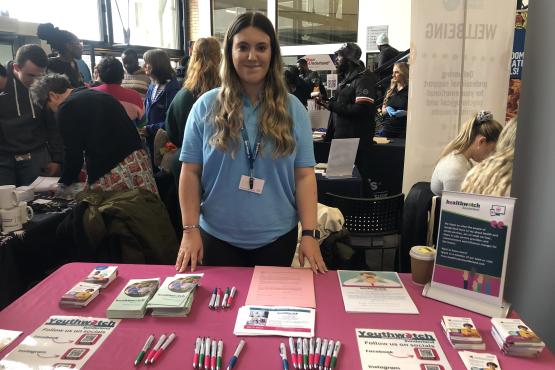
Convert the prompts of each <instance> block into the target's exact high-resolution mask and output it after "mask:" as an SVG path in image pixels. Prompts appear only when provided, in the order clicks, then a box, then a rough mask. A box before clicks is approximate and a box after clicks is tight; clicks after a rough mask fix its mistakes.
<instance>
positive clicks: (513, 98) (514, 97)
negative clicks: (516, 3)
mask: <svg viewBox="0 0 555 370" xmlns="http://www.w3.org/2000/svg"><path fill="white" fill-rule="evenodd" d="M527 26H528V10H527V9H526V10H519V11H517V13H516V18H515V37H514V41H513V53H512V55H511V75H510V80H509V98H508V99H507V116H506V118H505V119H506V121H509V120H510V119H511V118H513V117H515V116H516V115H517V114H518V103H519V100H520V85H521V79H522V67H523V66H524V41H525V40H526V27H527Z"/></svg>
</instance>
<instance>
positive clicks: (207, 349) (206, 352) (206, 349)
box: [204, 337, 210, 370]
mask: <svg viewBox="0 0 555 370" xmlns="http://www.w3.org/2000/svg"><path fill="white" fill-rule="evenodd" d="M209 368H210V338H209V337H206V339H205V343H204V369H205V370H208V369H209Z"/></svg>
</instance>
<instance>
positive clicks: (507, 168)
mask: <svg viewBox="0 0 555 370" xmlns="http://www.w3.org/2000/svg"><path fill="white" fill-rule="evenodd" d="M516 124H517V119H516V117H515V118H513V119H511V120H510V121H509V123H507V125H506V126H505V128H504V129H503V131H501V135H499V141H498V142H497V146H496V147H495V154H493V155H492V156H491V157H489V158H488V159H486V160H485V161H483V162H482V163H480V164H479V165H477V166H476V167H474V168H473V169H472V170H470V172H469V173H468V175H466V178H465V179H464V181H463V183H462V186H461V191H464V192H465V193H473V194H487V195H497V196H503V197H508V196H509V195H511V183H512V180H513V161H514V159H515V140H516Z"/></svg>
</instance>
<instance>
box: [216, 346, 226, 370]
mask: <svg viewBox="0 0 555 370" xmlns="http://www.w3.org/2000/svg"><path fill="white" fill-rule="evenodd" d="M223 354H224V341H223V340H221V339H220V340H219V341H218V357H217V359H216V370H220V369H221V368H222V357H223Z"/></svg>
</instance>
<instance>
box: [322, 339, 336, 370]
mask: <svg viewBox="0 0 555 370" xmlns="http://www.w3.org/2000/svg"><path fill="white" fill-rule="evenodd" d="M333 348H334V347H333V340H331V339H330V341H329V342H328V351H327V352H326V361H325V362H324V370H325V369H328V368H329V367H330V361H331V355H332V354H333Z"/></svg>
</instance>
